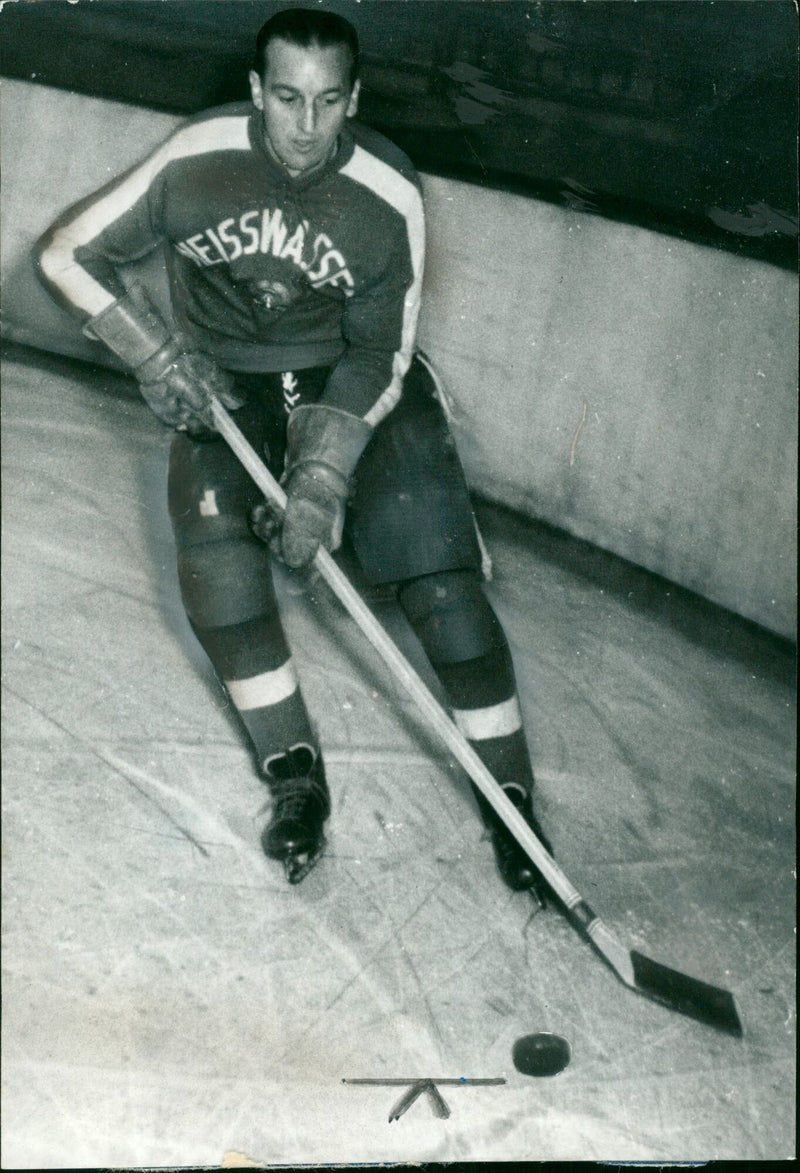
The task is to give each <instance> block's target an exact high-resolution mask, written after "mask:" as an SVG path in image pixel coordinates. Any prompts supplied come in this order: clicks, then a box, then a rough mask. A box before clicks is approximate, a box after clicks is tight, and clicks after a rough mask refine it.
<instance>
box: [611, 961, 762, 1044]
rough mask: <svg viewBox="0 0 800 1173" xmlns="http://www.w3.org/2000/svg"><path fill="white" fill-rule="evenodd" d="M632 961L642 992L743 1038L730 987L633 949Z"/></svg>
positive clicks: (638, 988) (635, 979) (636, 980)
mask: <svg viewBox="0 0 800 1173" xmlns="http://www.w3.org/2000/svg"><path fill="white" fill-rule="evenodd" d="M631 961H632V962H633V975H634V981H635V985H636V989H637V990H638V991H639V992H640V993H641V994H645V995H646V996H647V997H648V998H652V999H653V1000H654V1001H656V1002H660V1003H661V1004H662V1005H663V1006H669V1007H670V1009H672V1010H677V1011H679V1012H680V1013H681V1014H687V1015H689V1017H690V1018H696V1019H697V1020H698V1021H699V1022H705V1023H708V1025H709V1026H715V1027H717V1029H718V1030H724V1031H727V1032H728V1033H729V1034H732V1035H736V1036H737V1038H741V1037H742V1034H743V1033H744V1032H743V1029H742V1023H741V1019H740V1018H739V1012H738V1010H737V1009H736V1003H735V1001H734V999H733V994H731V993H730V991H729V990H723V989H720V987H719V986H710V985H708V983H707V982H701V981H699V980H698V979H697V978H693V977H689V976H688V975H687V974H685V973H679V972H678V970H677V969H670V968H669V966H667V965H661V964H660V963H659V962H657V961H652V960H651V959H650V958H649V957H645V956H644V954H642V953H637V952H636V951H635V950H631Z"/></svg>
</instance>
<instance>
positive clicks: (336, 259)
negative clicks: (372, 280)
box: [175, 208, 355, 296]
mask: <svg viewBox="0 0 800 1173" xmlns="http://www.w3.org/2000/svg"><path fill="white" fill-rule="evenodd" d="M175 247H176V248H177V250H178V252H180V253H181V254H182V255H183V256H185V257H189V258H190V260H192V261H194V262H195V264H196V265H198V266H199V267H200V268H207V267H209V266H211V265H222V264H226V263H227V264H231V263H233V262H234V261H237V260H238V259H239V258H240V257H247V256H255V255H256V254H257V253H261V254H262V255H266V254H271V255H272V256H273V257H276V258H278V259H279V260H282V261H290V262H291V263H292V264H294V265H295V266H296V267H297V268H298V269H300V270H301V271H302V272H303V273H304V274H305V279H306V281H307V282H308V284H309V285H311V286H312V287H313V288H314V289H321V288H322V286H324V285H333V286H335V287H337V288H340V289H342V290H343V292H344V293H345V295H346V296H349V295H350V294H351V293H352V291H353V289H354V287H355V281H354V280H353V276H352V274H351V272H350V270H349V269H348V267H347V261H346V260H345V258H344V256H343V255H342V253H341V252H340V250H339V249H337V248H336V247H335V246H334V242H333V241H332V240H331V238H330V237H329V236H328V235H327V234H326V233H324V232H318V233H317V234H316V235H314V233H313V232H312V229H311V226H310V224H309V222H308V220H303V221H302V222H301V223H300V224H298V225H297V227H296V228H295V229H294V230H293V231H292V230H290V226H289V224H287V222H286V220H285V218H284V214H283V211H282V209H281V208H274V209H270V208H253V209H251V210H249V211H247V212H244V213H242V215H241V216H239V217H238V219H237V217H235V216H229V217H228V218H227V219H225V220H221V221H220V222H219V223H218V224H216V225H215V226H214V227H213V228H211V227H209V228H206V229H204V230H203V231H202V232H198V233H195V234H194V235H193V236H189V237H187V238H186V239H185V240H181V241H178V242H177V243H176V246H175Z"/></svg>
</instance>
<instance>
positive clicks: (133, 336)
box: [84, 285, 243, 439]
mask: <svg viewBox="0 0 800 1173" xmlns="http://www.w3.org/2000/svg"><path fill="white" fill-rule="evenodd" d="M84 333H86V334H88V335H89V337H90V338H99V339H100V341H101V342H105V344H106V346H107V347H108V348H109V350H111V351H113V353H114V354H116V355H117V357H118V358H121V359H122V361H123V362H124V363H125V364H126V365H127V366H128V367H130V368H131V369H132V371H133V374H134V375H135V377H136V379H137V380H138V383H139V388H140V390H141V392H142V395H143V397H144V400H145V402H146V403H147V405H148V406H149V407H150V408H151V409H152V410H153V411H154V412H155V414H156V415H157V416H158V418H159V419H160V420H162V422H163V423H165V424H168V425H169V427H171V428H177V430H178V431H186V432H189V434H190V435H192V436H194V437H196V438H198V439H200V438H202V437H203V436H208V435H210V434H213V433H214V431H215V429H214V424H213V420H212V418H211V414H210V412H209V410H208V404H209V397H210V396H211V395H216V396H217V398H218V399H219V400H220V402H221V403H222V404H224V406H225V407H228V408H230V409H231V410H235V409H236V408H237V407H241V406H242V403H243V400H242V399H240V398H239V397H238V396H237V395H235V394H234V392H233V379H232V378H231V376H230V375H229V374H228V373H227V372H226V371H223V370H222V369H221V368H220V367H219V366H218V365H217V364H216V363H215V362H214V360H213V358H211V357H210V356H209V355H207V354H203V353H202V352H201V351H199V350H197V348H196V347H195V346H194V345H193V344H192V343H191V342H189V341H188V340H187V339H184V338H182V337H180V336H179V335H175V334H173V333H172V331H171V330H170V328H169V327H168V326H167V324H166V322H165V321H164V319H163V318H162V317H161V315H160V313H159V312H158V310H157V309H156V308H155V306H154V305H153V304H152V302H151V301H150V299H149V297H148V296H147V294H146V292H145V291H144V289H143V288H142V287H141V286H140V285H133V286H132V287H131V289H129V291H128V292H127V293H126V294H125V296H124V297H121V298H119V300H117V301H115V302H114V303H113V304H112V305H110V306H109V307H108V309H106V310H104V311H103V312H102V313H101V314H98V315H97V317H95V318H92V319H91V321H89V322H88V323H87V325H86V326H85V327H84Z"/></svg>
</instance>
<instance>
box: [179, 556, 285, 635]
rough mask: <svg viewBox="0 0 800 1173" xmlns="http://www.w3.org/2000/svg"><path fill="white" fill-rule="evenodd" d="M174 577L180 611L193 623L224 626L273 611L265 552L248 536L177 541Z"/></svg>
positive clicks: (274, 610)
mask: <svg viewBox="0 0 800 1173" xmlns="http://www.w3.org/2000/svg"><path fill="white" fill-rule="evenodd" d="M178 578H179V580H180V585H181V595H182V597H183V605H184V607H185V608H186V613H187V615H188V616H189V618H190V619H191V621H192V623H194V624H195V625H196V626H197V627H201V628H213V627H230V626H231V625H232V624H234V623H244V622H245V621H246V620H248V619H254V618H256V617H257V616H266V615H270V614H272V613H277V602H276V600H275V592H274V589H273V586H272V566H271V559H270V555H269V551H268V550H267V548H266V547H265V546H264V545H263V544H262V543H261V542H259V541H258V540H257V539H256V538H253V537H251V536H246V535H245V534H241V535H238V536H234V535H230V536H228V537H226V538H222V539H221V540H219V541H210V542H203V543H191V544H185V545H182V546H181V547H180V548H179V550H178Z"/></svg>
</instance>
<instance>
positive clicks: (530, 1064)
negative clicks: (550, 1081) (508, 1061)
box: [511, 1031, 570, 1075]
mask: <svg viewBox="0 0 800 1173" xmlns="http://www.w3.org/2000/svg"><path fill="white" fill-rule="evenodd" d="M511 1056H512V1058H513V1060H514V1066H515V1067H516V1069H517V1071H520V1072H521V1073H522V1074H523V1075H558V1073H559V1072H560V1071H563V1070H564V1068H565V1067H566V1066H567V1064H568V1063H569V1060H570V1054H569V1043H568V1042H567V1040H566V1039H562V1037H561V1035H553V1034H549V1033H547V1032H546V1031H543V1032H542V1033H541V1034H535V1035H523V1036H522V1038H521V1039H517V1041H516V1042H515V1043H514V1049H513V1051H512V1052H511Z"/></svg>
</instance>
